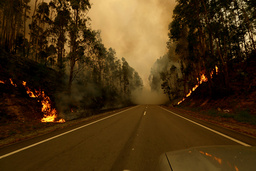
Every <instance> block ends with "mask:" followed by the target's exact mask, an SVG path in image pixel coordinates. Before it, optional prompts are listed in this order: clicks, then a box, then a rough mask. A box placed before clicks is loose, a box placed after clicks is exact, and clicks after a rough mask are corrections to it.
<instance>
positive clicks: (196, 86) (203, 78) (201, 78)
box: [178, 66, 219, 105]
mask: <svg viewBox="0 0 256 171" xmlns="http://www.w3.org/2000/svg"><path fill="white" fill-rule="evenodd" d="M215 72H216V75H218V72H219V69H218V67H217V66H215ZM213 74H214V71H212V72H211V73H210V76H211V78H212V77H213ZM197 81H198V84H196V85H195V86H194V87H193V88H192V89H191V90H189V92H188V94H187V95H186V97H184V98H183V99H182V100H181V101H179V102H178V105H179V104H181V103H182V102H183V101H185V100H186V98H187V97H189V96H190V95H191V94H192V92H193V91H195V90H196V89H197V88H198V87H199V85H200V84H202V83H203V82H207V81H208V78H207V77H206V76H205V74H201V76H200V79H199V78H197Z"/></svg>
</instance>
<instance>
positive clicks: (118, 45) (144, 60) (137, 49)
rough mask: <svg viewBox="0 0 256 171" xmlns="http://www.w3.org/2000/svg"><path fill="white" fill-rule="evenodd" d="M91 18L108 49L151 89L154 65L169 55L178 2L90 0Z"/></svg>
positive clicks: (163, 0)
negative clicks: (170, 29) (151, 74)
mask: <svg viewBox="0 0 256 171" xmlns="http://www.w3.org/2000/svg"><path fill="white" fill-rule="evenodd" d="M90 2H91V4H92V8H91V9H90V11H89V13H88V15H89V17H90V18H91V26H92V29H94V30H100V31H101V37H102V42H103V44H104V45H105V47H106V48H110V47H112V48H113V49H115V50H116V53H117V57H119V58H121V57H124V58H125V59H126V60H127V61H128V63H129V65H130V66H131V67H133V68H134V69H135V70H136V71H137V72H138V73H139V75H140V76H141V78H142V79H143V82H144V86H146V87H149V84H148V77H149V74H150V69H151V67H152V66H153V64H154V62H155V61H156V60H157V59H158V58H159V57H160V56H163V55H164V54H165V53H166V52H167V48H166V42H167V41H168V26H169V24H170V22H171V20H172V12H173V9H174V6H175V0H91V1H90Z"/></svg>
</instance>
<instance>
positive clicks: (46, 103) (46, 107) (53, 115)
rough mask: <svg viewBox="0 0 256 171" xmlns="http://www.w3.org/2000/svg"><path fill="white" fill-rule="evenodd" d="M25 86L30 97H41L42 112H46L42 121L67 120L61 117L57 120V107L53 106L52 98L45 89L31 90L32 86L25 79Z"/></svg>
mask: <svg viewBox="0 0 256 171" xmlns="http://www.w3.org/2000/svg"><path fill="white" fill-rule="evenodd" d="M22 84H23V86H24V87H25V88H26V90H27V94H28V95H29V97H32V98H41V99H42V100H41V103H42V106H43V107H42V112H43V113H44V117H43V118H42V119H41V122H65V120H64V119H60V120H58V121H56V119H57V111H56V109H54V108H52V107H51V99H50V97H49V96H47V95H46V94H45V92H44V91H37V90H35V93H34V92H33V91H31V90H30V88H29V87H28V86H27V83H26V82H25V81H23V83H22Z"/></svg>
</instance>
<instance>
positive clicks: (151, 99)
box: [132, 88, 169, 104]
mask: <svg viewBox="0 0 256 171" xmlns="http://www.w3.org/2000/svg"><path fill="white" fill-rule="evenodd" d="M132 101H133V103H135V104H165V103H167V102H168V101H169V99H168V97H167V96H166V95H165V94H164V93H163V90H162V89H160V90H159V91H151V90H150V89H148V88H144V89H143V90H139V89H137V90H136V91H134V92H132Z"/></svg>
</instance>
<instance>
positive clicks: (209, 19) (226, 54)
mask: <svg viewBox="0 0 256 171" xmlns="http://www.w3.org/2000/svg"><path fill="white" fill-rule="evenodd" d="M168 35H169V41H168V42H167V48H168V53H167V54H165V55H164V56H162V57H161V58H159V59H158V60H157V61H156V62H155V64H154V66H153V67H152V70H151V75H150V77H149V81H150V85H151V89H152V90H157V89H159V88H162V89H163V90H164V92H165V94H167V95H168V97H169V99H170V101H171V102H172V103H173V104H176V105H177V104H180V103H181V102H182V101H184V100H185V99H186V98H187V97H189V96H190V95H191V92H193V91H195V89H197V88H198V87H199V88H200V87H201V90H200V91H199V92H198V93H197V98H206V97H207V98H210V99H218V98H224V97H228V96H233V97H236V98H240V97H241V95H243V96H245V97H244V98H247V99H249V98H250V99H255V95H253V94H255V93H254V92H255V90H256V89H255V88H256V79H255V64H256V63H255V56H256V44H255V43H256V42H255V39H256V1H254V0H224V1H220V0H199V1H198V0H177V3H176V7H175V9H174V11H173V20H172V22H171V23H170V25H169V34H168ZM159 66H161V67H159ZM194 97H195V96H194Z"/></svg>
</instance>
